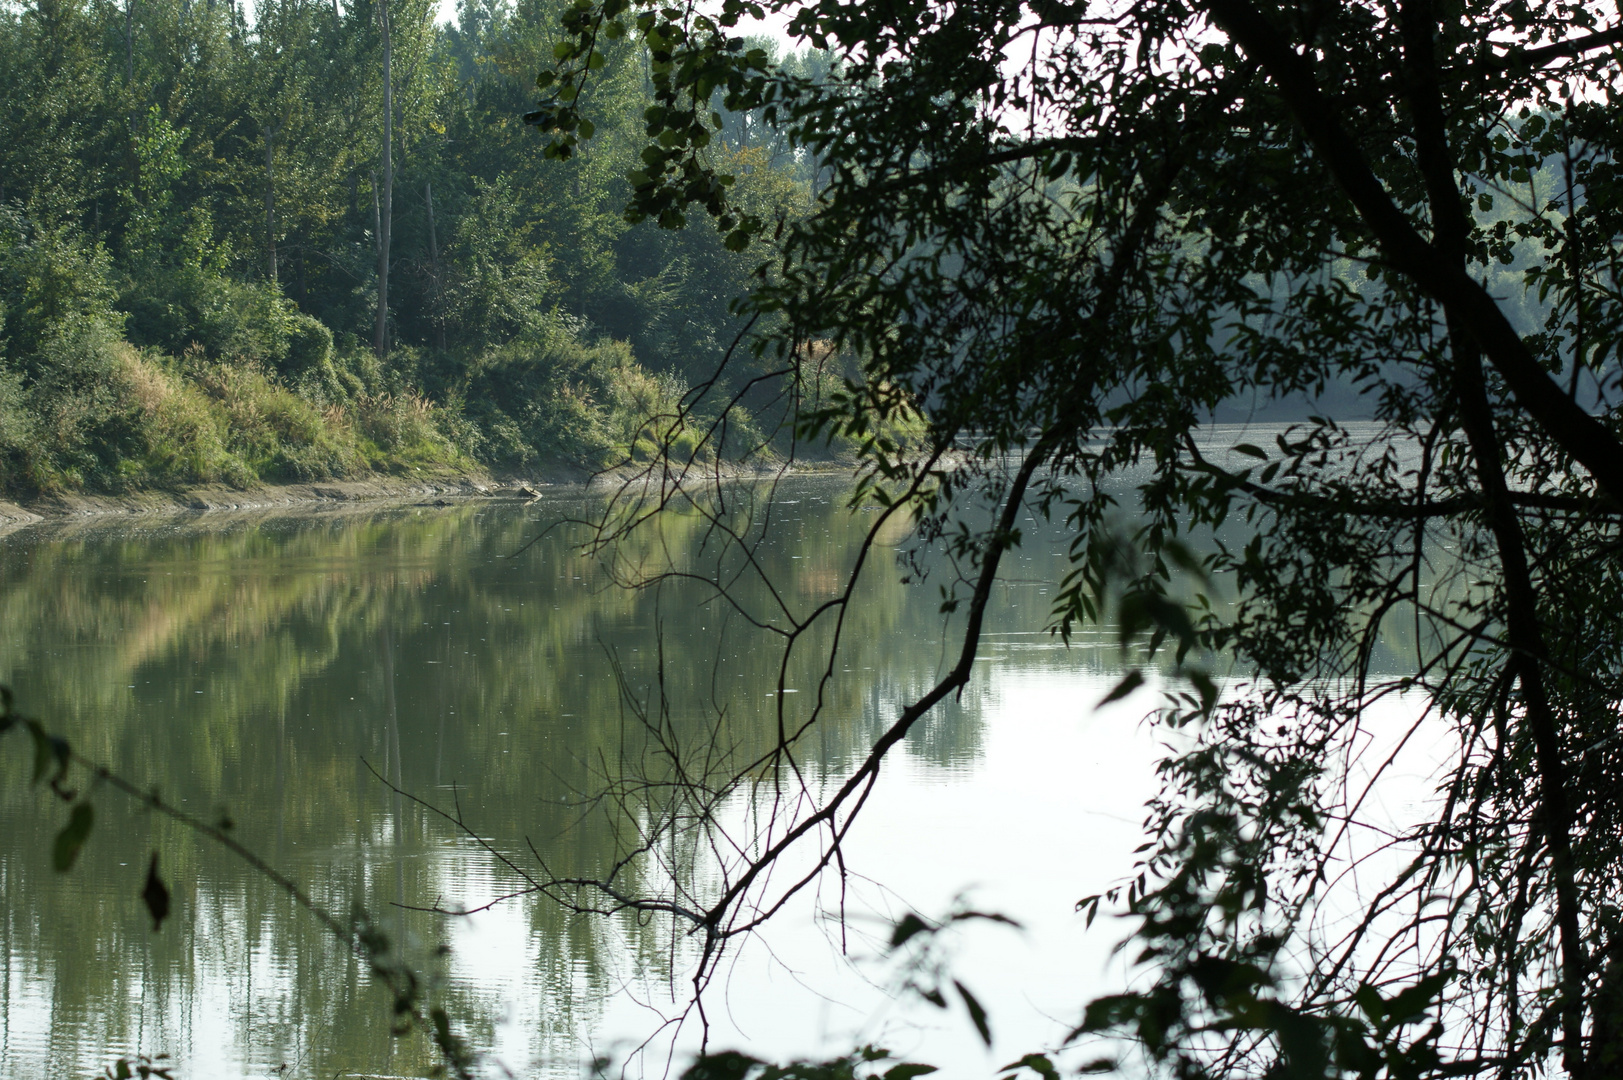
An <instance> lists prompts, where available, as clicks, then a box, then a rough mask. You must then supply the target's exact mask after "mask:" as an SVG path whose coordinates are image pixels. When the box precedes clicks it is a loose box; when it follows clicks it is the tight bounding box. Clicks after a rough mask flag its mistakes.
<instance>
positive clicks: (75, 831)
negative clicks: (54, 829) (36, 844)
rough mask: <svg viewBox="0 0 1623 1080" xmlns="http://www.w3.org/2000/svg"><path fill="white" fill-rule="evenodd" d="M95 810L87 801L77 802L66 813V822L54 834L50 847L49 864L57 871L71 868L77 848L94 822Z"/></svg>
mask: <svg viewBox="0 0 1623 1080" xmlns="http://www.w3.org/2000/svg"><path fill="white" fill-rule="evenodd" d="M95 821H96V812H95V811H94V810H92V809H91V808H90V804H89V803H87V802H82V803H79V804H78V805H77V806H75V807H74V808H73V812H72V813H70V814H69V815H68V823H67V824H66V825H64V826H63V827H62V831H61V832H59V833H57V834H56V843H55V844H54V845H52V847H51V865H52V866H54V867H55V868H56V869H57V871H58V872H62V871H67V870H71V869H72V868H73V861H74V860H75V859H77V858H78V857H79V849H80V848H82V847H84V846H85V841H86V840H87V839H89V837H90V826H91V825H93V824H95Z"/></svg>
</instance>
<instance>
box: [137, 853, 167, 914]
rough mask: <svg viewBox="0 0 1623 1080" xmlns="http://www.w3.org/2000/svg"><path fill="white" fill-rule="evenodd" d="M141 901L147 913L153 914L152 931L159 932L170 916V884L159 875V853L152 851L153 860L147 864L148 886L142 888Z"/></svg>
mask: <svg viewBox="0 0 1623 1080" xmlns="http://www.w3.org/2000/svg"><path fill="white" fill-rule="evenodd" d="M141 902H142V903H143V904H145V905H146V909H147V914H149V915H151V916H152V932H153V933H157V932H158V930H160V929H161V928H162V927H163V921H164V920H165V919H167V918H168V917H169V886H167V885H165V884H164V883H163V878H161V877H159V876H158V853H157V852H156V851H154V852H153V853H152V862H151V863H150V864H149V865H148V866H147V883H146V888H144V889H142V890H141Z"/></svg>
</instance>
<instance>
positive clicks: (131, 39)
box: [124, 0, 135, 86]
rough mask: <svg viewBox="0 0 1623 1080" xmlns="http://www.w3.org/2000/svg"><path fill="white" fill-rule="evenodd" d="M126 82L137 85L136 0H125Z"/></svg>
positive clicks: (126, 83)
mask: <svg viewBox="0 0 1623 1080" xmlns="http://www.w3.org/2000/svg"><path fill="white" fill-rule="evenodd" d="M124 83H125V85H126V86H134V85H135V0H124Z"/></svg>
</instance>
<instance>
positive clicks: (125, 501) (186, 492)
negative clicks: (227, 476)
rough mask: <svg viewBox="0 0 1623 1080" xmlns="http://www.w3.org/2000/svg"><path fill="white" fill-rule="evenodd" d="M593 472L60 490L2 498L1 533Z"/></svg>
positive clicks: (469, 492) (512, 493) (401, 496)
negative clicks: (83, 521)
mask: <svg viewBox="0 0 1623 1080" xmlns="http://www.w3.org/2000/svg"><path fill="white" fill-rule="evenodd" d="M588 479H589V476H588V475H587V474H586V473H584V472H581V473H579V474H578V475H576V474H570V473H565V472H563V471H562V470H560V473H559V474H558V475H556V476H551V477H546V478H531V479H525V480H517V479H507V480H495V479H492V478H491V477H488V476H479V475H462V474H459V475H449V476H432V477H421V476H418V477H404V476H386V475H379V476H370V477H367V478H365V479H349V480H319V481H312V482H309V483H299V484H263V485H257V486H255V487H252V488H247V489H237V488H232V487H227V486H225V485H207V486H203V487H196V488H184V489H179V490H173V491H168V490H155V489H148V490H144V491H134V492H129V493H126V494H121V495H106V494H88V493H80V492H74V493H57V494H54V495H48V496H44V497H41V498H39V499H35V500H30V501H28V502H26V503H17V502H11V501H9V500H0V532H12V531H15V530H17V529H21V528H27V527H29V526H32V525H42V524H51V523H56V522H64V521H72V520H80V519H87V518H109V517H127V516H129V515H135V514H142V515H144V514H159V515H161V514H186V513H203V512H206V511H222V510H224V511H229V510H276V509H287V508H295V507H300V506H310V507H315V506H322V505H340V504H355V503H385V502H399V501H402V500H407V499H422V498H434V499H444V500H450V499H459V500H460V499H480V498H504V497H507V498H528V497H531V496H532V492H530V491H527V490H526V489H533V488H535V487H539V486H556V485H578V484H582V483H584V482H586V481H587V480H588Z"/></svg>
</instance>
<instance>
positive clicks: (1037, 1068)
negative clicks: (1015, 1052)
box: [998, 1054, 1059, 1080]
mask: <svg viewBox="0 0 1623 1080" xmlns="http://www.w3.org/2000/svg"><path fill="white" fill-rule="evenodd" d="M1018 1069H1030V1070H1031V1071H1032V1072H1034V1073H1036V1074H1037V1075H1038V1076H1041V1077H1042V1078H1043V1080H1059V1070H1058V1069H1056V1068H1055V1067H1054V1063H1053V1062H1052V1061H1050V1060H1048V1055H1047V1054H1027V1055H1026V1056H1025V1057H1023V1058H1021V1059H1020V1060H1019V1061H1012V1062H1010V1063H1009V1064H1007V1065H1005V1066H1003V1068H1001V1069H999V1070H998V1072H1015V1071H1016V1070H1018Z"/></svg>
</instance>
